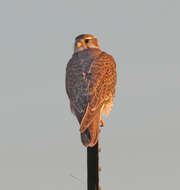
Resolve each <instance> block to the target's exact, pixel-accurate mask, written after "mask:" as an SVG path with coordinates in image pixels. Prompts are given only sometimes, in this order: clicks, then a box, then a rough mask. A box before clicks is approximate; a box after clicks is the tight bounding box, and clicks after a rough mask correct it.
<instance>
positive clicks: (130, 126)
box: [0, 0, 180, 190]
mask: <svg viewBox="0 0 180 190" xmlns="http://www.w3.org/2000/svg"><path fill="white" fill-rule="evenodd" d="M179 10H180V2H179V1H178V0H169V1H168V0H136V1H134V0H122V1H121V0H120V1H118V0H117V1H112V0H111V1H100V0H96V1H93V0H91V1H85V0H82V1H80V0H76V1H68V0H66V1H62V0H26V1H25V0H11V1H10V0H1V1H0V189H2V190H12V189H13V190H71V189H73V190H85V189H86V149H85V148H84V147H83V146H82V144H81V141H80V136H79V126H78V122H77V120H76V119H75V117H74V116H72V114H71V113H70V109H69V101H68V98H67V96H66V94H65V84H64V79H65V68H66V64H67V62H68V60H69V59H70V57H71V55H72V52H73V43H74V38H75V37H76V36H77V35H79V34H81V33H91V34H94V35H96V36H97V38H98V39H99V42H100V44H101V48H102V49H103V50H104V51H107V52H108V53H110V54H112V55H113V56H114V58H115V60H116V63H117V71H118V84H117V90H116V97H115V105H114V107H113V110H112V112H111V114H110V117H108V118H105V119H104V121H105V127H104V129H103V130H102V133H101V136H100V138H101V139H100V144H101V148H102V152H101V153H100V158H101V159H100V165H101V167H102V172H101V176H100V184H101V186H102V190H110V189H123V190H132V189H133V190H152V189H153V190H161V189H163V190H170V189H173V190H179V189H180V147H179V146H180V55H179V54H180V24H179V19H180V13H179ZM71 175H73V176H75V177H77V178H79V179H80V180H81V182H79V181H78V180H76V179H74V178H73V177H71ZM83 183H84V185H83Z"/></svg>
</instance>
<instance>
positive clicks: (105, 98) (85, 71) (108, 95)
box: [65, 34, 116, 147]
mask: <svg viewBox="0 0 180 190" xmlns="http://www.w3.org/2000/svg"><path fill="white" fill-rule="evenodd" d="M65 83H66V92H67V95H68V97H69V100H70V108H71V111H72V113H73V114H74V115H75V116H76V118H77V120H78V122H79V124H80V135H81V141H82V143H83V145H84V146H85V147H93V146H94V145H96V143H97V142H98V136H99V133H100V127H101V126H104V122H103V120H102V115H108V114H109V112H110V110H111V108H112V105H113V98H114V94H115V86H116V64H115V61H114V59H113V57H112V56H111V55H109V54H107V53H106V52H103V51H101V50H100V46H99V43H98V40H97V38H96V37H95V36H93V35H91V34H81V35H79V36H77V37H76V38H75V44H74V53H73V55H72V58H71V59H70V60H69V62H68V64H67V67H66V81H65Z"/></svg>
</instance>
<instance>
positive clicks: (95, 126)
mask: <svg viewBox="0 0 180 190" xmlns="http://www.w3.org/2000/svg"><path fill="white" fill-rule="evenodd" d="M99 133H100V112H99V113H97V114H96V116H95V117H94V118H93V121H92V122H91V124H90V125H89V127H88V128H87V129H86V130H85V131H84V132H82V133H81V141H82V143H83V145H84V146H86V147H88V146H91V147H92V146H94V145H96V143H97V141H98V137H99Z"/></svg>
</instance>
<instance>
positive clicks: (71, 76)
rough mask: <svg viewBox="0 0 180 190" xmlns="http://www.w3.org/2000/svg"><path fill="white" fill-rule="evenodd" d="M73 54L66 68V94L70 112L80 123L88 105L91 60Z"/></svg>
mask: <svg viewBox="0 0 180 190" xmlns="http://www.w3.org/2000/svg"><path fill="white" fill-rule="evenodd" d="M85 58H86V60H85V59H84V57H81V56H78V54H74V55H73V57H72V58H71V60H70V61H69V62H68V64H67V67H66V92H67V94H68V97H69V99H70V105H71V110H72V112H73V113H74V114H75V115H76V117H77V119H78V121H79V123H80V122H81V120H82V118H83V116H84V113H85V111H86V108H87V104H88V98H87V97H88V80H87V79H86V78H85V74H86V73H87V72H88V70H89V67H90V64H91V62H92V59H90V58H89V59H88V57H87V56H85Z"/></svg>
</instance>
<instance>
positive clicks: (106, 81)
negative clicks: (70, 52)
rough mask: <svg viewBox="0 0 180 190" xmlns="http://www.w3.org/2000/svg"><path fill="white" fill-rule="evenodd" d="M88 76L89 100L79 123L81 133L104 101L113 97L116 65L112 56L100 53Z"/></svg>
mask: <svg viewBox="0 0 180 190" xmlns="http://www.w3.org/2000/svg"><path fill="white" fill-rule="evenodd" d="M88 75H89V76H90V79H89V80H88V94H89V100H88V105H87V108H86V112H85V114H84V117H83V119H82V121H81V127H80V131H81V133H83V132H84V131H85V130H86V129H87V128H88V127H89V126H90V125H91V123H92V122H93V118H95V116H96V115H97V114H98V113H99V112H100V110H101V108H102V106H103V104H104V102H105V101H108V100H109V99H110V98H112V97H113V96H114V93H115V85H116V64H115V61H114V59H113V57H112V56H110V55H109V54H107V53H105V52H102V53H101V54H100V55H99V56H98V57H97V58H96V59H95V60H93V62H92V64H91V66H90V69H89V72H88Z"/></svg>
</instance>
